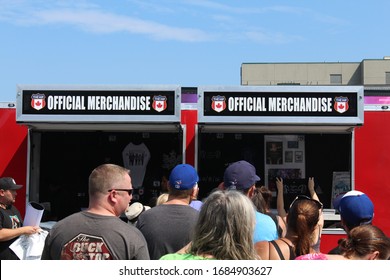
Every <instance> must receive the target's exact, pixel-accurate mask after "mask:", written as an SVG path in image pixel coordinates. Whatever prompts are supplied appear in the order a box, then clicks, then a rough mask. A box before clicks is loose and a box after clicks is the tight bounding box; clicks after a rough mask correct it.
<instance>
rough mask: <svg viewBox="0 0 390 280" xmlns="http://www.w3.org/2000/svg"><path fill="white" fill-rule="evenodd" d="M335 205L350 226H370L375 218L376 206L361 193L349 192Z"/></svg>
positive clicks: (335, 202)
mask: <svg viewBox="0 0 390 280" xmlns="http://www.w3.org/2000/svg"><path fill="white" fill-rule="evenodd" d="M333 204H334V207H335V208H336V209H338V210H339V212H340V216H341V218H342V219H343V220H344V222H345V223H346V224H347V225H348V226H353V227H355V226H359V225H362V224H370V223H371V222H372V219H373V218H374V204H373V203H372V201H371V200H370V198H369V197H368V196H367V195H366V194H364V193H362V192H360V191H349V192H347V193H346V194H344V195H343V196H342V197H341V199H338V200H336V201H334V202H333Z"/></svg>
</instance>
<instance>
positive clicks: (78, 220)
mask: <svg viewBox="0 0 390 280" xmlns="http://www.w3.org/2000/svg"><path fill="white" fill-rule="evenodd" d="M129 173H130V171H129V170H128V169H126V168H123V167H121V166H118V165H114V164H103V165H100V166H98V167H97V168H95V169H94V170H93V171H92V173H91V175H90V176H89V183H88V192H89V207H88V209H87V210H86V211H82V212H79V213H75V214H73V215H71V216H68V217H66V218H64V219H63V220H60V221H59V222H57V223H56V224H55V225H54V226H53V228H52V229H51V230H50V232H49V235H48V236H47V238H46V240H45V246H44V249H43V253H42V259H44V260H52V259H53V260H59V259H66V260H147V259H149V253H148V248H147V244H146V241H145V238H144V237H143V235H142V233H141V232H140V231H139V230H138V229H136V228H135V227H134V226H132V225H130V224H127V223H125V222H123V221H122V220H121V219H120V218H119V216H120V215H121V214H122V213H124V212H125V210H126V209H127V207H128V205H129V203H130V201H131V199H132V193H133V186H132V183H131V178H130V174H129Z"/></svg>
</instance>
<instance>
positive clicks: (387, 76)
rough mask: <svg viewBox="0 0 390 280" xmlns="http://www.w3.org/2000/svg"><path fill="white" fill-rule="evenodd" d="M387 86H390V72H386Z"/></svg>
mask: <svg viewBox="0 0 390 280" xmlns="http://www.w3.org/2000/svg"><path fill="white" fill-rule="evenodd" d="M386 85H390V72H386Z"/></svg>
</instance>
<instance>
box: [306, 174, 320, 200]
mask: <svg viewBox="0 0 390 280" xmlns="http://www.w3.org/2000/svg"><path fill="white" fill-rule="evenodd" d="M314 185H315V184H314V177H309V181H308V182H307V187H308V189H309V192H310V197H311V198H312V199H315V200H317V201H320V199H319V198H318V195H317V193H316V191H315V189H314Z"/></svg>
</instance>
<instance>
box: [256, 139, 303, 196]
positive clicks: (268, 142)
mask: <svg viewBox="0 0 390 280" xmlns="http://www.w3.org/2000/svg"><path fill="white" fill-rule="evenodd" d="M264 155H265V157H264V161H265V162H264V166H265V184H266V187H268V188H269V189H270V190H271V191H272V192H276V184H275V178H276V177H281V178H283V180H298V179H302V178H305V136H304V135H265V136H264Z"/></svg>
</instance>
